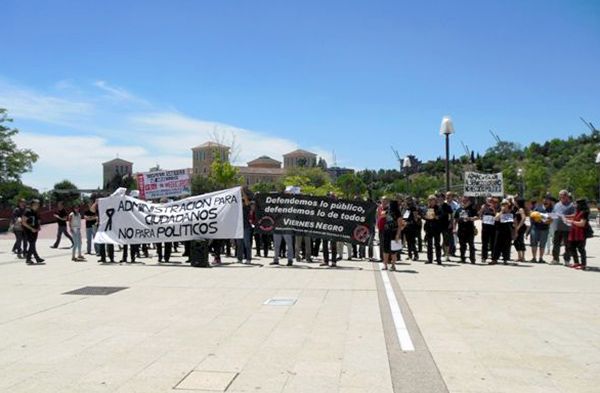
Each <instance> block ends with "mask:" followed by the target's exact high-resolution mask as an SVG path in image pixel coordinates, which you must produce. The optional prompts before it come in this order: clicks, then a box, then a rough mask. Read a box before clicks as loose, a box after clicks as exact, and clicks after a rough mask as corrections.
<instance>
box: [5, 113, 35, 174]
mask: <svg viewBox="0 0 600 393" xmlns="http://www.w3.org/2000/svg"><path fill="white" fill-rule="evenodd" d="M12 121H13V120H12V119H11V118H9V117H8V115H7V112H6V109H3V108H0V183H4V182H9V181H19V180H21V175H22V174H23V173H25V172H30V171H31V169H32V166H33V164H34V163H35V162H36V161H37V159H38V155H37V154H35V153H34V152H33V151H32V150H30V149H19V148H18V147H17V144H16V143H15V142H14V141H13V140H12V137H13V136H15V135H17V134H18V133H19V130H17V129H16V128H10V127H8V124H7V123H11V122H12Z"/></svg>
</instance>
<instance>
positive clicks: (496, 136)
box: [490, 130, 502, 143]
mask: <svg viewBox="0 0 600 393" xmlns="http://www.w3.org/2000/svg"><path fill="white" fill-rule="evenodd" d="M490 134H492V136H493V137H494V139H495V140H496V143H500V142H502V140H501V139H500V137H499V136H498V134H496V133H495V132H494V131H492V130H490Z"/></svg>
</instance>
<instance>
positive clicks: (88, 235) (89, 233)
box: [85, 227, 99, 254]
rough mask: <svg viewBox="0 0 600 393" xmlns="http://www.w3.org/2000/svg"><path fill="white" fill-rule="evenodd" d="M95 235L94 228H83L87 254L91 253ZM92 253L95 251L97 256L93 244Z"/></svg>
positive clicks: (96, 248) (96, 246) (95, 246)
mask: <svg viewBox="0 0 600 393" xmlns="http://www.w3.org/2000/svg"><path fill="white" fill-rule="evenodd" d="M95 234H96V228H94V227H86V228H85V239H86V242H87V253H88V254H91V253H92V243H93V240H94V235H95ZM94 251H96V254H99V252H98V245H97V244H94Z"/></svg>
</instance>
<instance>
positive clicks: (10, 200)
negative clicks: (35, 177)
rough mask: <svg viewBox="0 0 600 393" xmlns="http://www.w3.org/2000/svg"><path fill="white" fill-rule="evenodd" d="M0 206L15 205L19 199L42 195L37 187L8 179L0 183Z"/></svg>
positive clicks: (38, 197)
mask: <svg viewBox="0 0 600 393" xmlns="http://www.w3.org/2000/svg"><path fill="white" fill-rule="evenodd" d="M0 196H2V198H1V199H0V208H7V207H14V206H16V205H17V203H18V202H19V199H25V200H28V201H29V200H31V199H34V198H37V199H40V198H41V195H40V192H39V191H38V190H36V189H35V188H32V187H29V186H26V185H24V184H23V183H21V182H20V181H8V182H4V183H0Z"/></svg>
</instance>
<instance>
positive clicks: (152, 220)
mask: <svg viewBox="0 0 600 393" xmlns="http://www.w3.org/2000/svg"><path fill="white" fill-rule="evenodd" d="M125 193H126V189H124V188H119V189H118V190H117V191H115V193H114V194H112V195H111V196H109V197H107V198H101V199H99V200H98V216H99V218H100V221H99V223H98V232H97V233H96V236H95V237H94V242H96V243H109V244H140V243H162V242H177V241H187V240H195V239H241V238H243V237H244V223H243V219H242V197H241V188H240V187H235V188H230V189H228V190H222V191H217V192H212V193H210V194H204V195H198V196H194V197H190V198H186V199H182V200H180V201H175V202H170V203H164V204H160V203H151V202H146V201H143V200H141V199H136V198H133V197H130V196H127V195H125Z"/></svg>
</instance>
